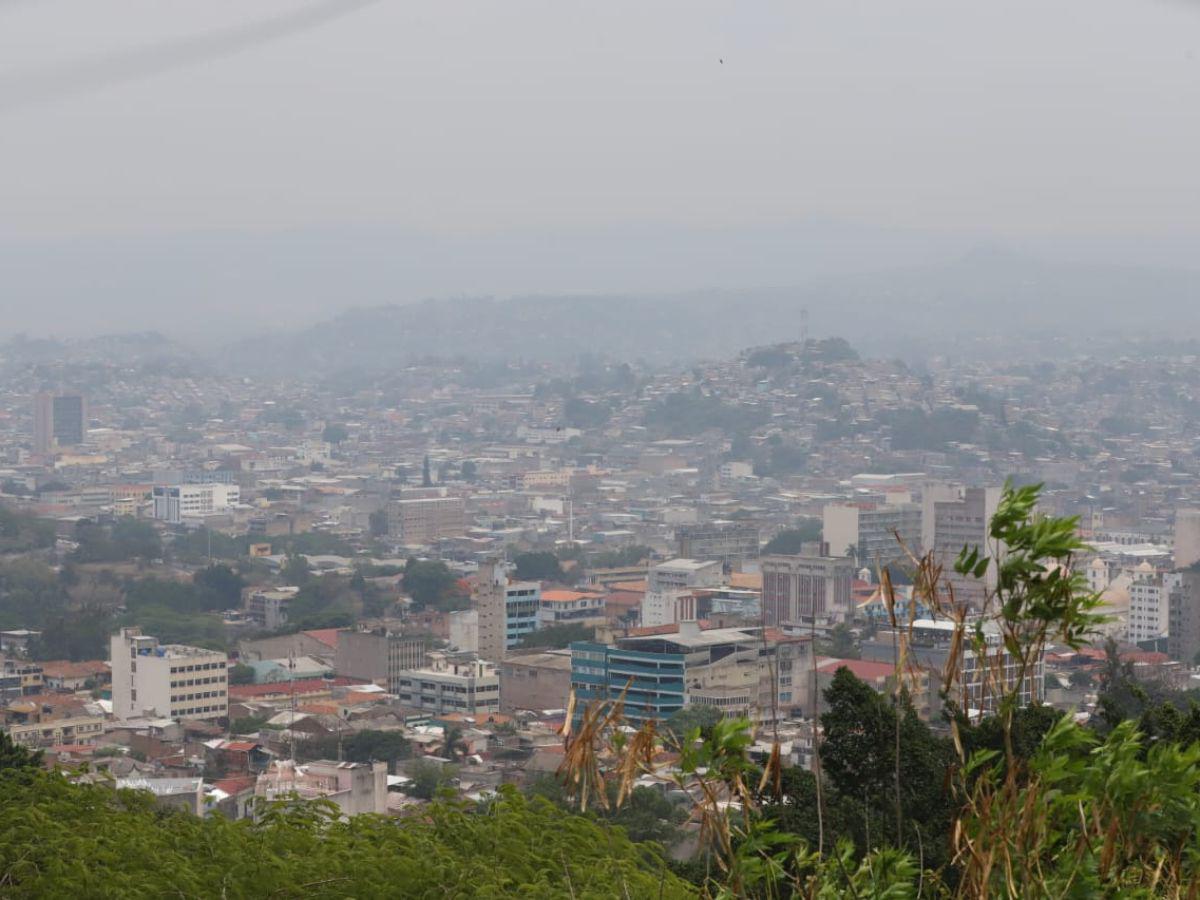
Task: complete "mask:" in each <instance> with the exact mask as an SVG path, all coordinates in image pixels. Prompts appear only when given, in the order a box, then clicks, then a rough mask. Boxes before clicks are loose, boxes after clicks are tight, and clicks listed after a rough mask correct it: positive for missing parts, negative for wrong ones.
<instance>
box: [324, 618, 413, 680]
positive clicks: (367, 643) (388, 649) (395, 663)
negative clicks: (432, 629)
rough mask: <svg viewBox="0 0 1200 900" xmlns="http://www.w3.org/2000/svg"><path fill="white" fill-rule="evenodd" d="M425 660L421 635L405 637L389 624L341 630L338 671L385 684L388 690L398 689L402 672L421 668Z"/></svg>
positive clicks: (337, 660)
mask: <svg viewBox="0 0 1200 900" xmlns="http://www.w3.org/2000/svg"><path fill="white" fill-rule="evenodd" d="M425 660H426V644H425V638H424V636H422V635H412V636H408V637H406V636H405V635H403V634H401V633H399V632H396V631H388V630H387V629H386V628H375V629H371V630H370V631H341V632H338V642H337V657H336V662H335V668H336V669H337V673H338V674H339V675H345V676H347V677H348V678H363V679H366V680H367V681H371V682H374V683H375V684H380V685H383V686H385V687H386V688H387V691H388V693H389V694H395V693H398V692H399V689H400V675H401V673H402V672H405V671H407V670H409V669H419V668H421V667H422V666H423V665H425Z"/></svg>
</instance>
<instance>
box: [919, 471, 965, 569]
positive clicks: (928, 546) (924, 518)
mask: <svg viewBox="0 0 1200 900" xmlns="http://www.w3.org/2000/svg"><path fill="white" fill-rule="evenodd" d="M961 499H962V486H961V485H957V484H947V483H946V482H943V481H928V482H925V483H924V484H923V485H921V552H922V553H928V552H929V551H930V550H932V549H933V545H934V540H935V535H934V527H935V525H936V524H937V515H936V513H937V510H936V508H935V506H934V504H936V503H953V502H954V501H956V500H961Z"/></svg>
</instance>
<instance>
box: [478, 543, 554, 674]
mask: <svg viewBox="0 0 1200 900" xmlns="http://www.w3.org/2000/svg"><path fill="white" fill-rule="evenodd" d="M471 603H472V606H473V607H474V609H475V611H476V612H477V613H478V623H477V626H476V627H477V629H478V631H477V633H478V645H479V655H480V656H481V657H482V658H484V659H490V660H491V661H492V662H497V663H498V662H500V660H502V659H503V658H504V652H505V651H506V650H510V649H512V648H513V647H515V646H517V645H518V644H519V643H521V641H522V639H523V638H524V637H525V635H527V634H529V633H530V632H533V631H536V630H537V629H538V628H539V627H541V621H540V619H539V615H538V611H539V609H540V608H541V603H542V586H541V584H539V583H538V582H536V581H512V582H510V581H509V580H508V576H507V575H505V574H504V569H503V568H502V567H501V566H500V565H499V564H498V563H496V562H495V561H490V562H484V563H481V564H480V566H479V573H478V576H477V577H476V581H475V590H474V591H473V592H472V595H471Z"/></svg>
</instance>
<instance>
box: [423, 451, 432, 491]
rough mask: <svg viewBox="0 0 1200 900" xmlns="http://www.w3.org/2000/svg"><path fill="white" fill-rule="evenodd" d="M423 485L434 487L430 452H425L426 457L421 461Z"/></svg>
mask: <svg viewBox="0 0 1200 900" xmlns="http://www.w3.org/2000/svg"><path fill="white" fill-rule="evenodd" d="M421 486H422V487H433V474H432V471H431V469H430V467H429V454H428V453H426V454H425V459H424V460H422V461H421Z"/></svg>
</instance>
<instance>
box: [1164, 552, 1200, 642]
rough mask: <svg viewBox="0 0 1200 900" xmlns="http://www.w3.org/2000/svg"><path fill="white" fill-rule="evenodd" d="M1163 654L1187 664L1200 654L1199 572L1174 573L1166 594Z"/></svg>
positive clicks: (1184, 571)
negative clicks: (1165, 625) (1164, 650)
mask: <svg viewBox="0 0 1200 900" xmlns="http://www.w3.org/2000/svg"><path fill="white" fill-rule="evenodd" d="M1167 653H1168V654H1169V655H1170V656H1171V658H1172V659H1177V660H1179V661H1180V662H1185V663H1187V664H1189V665H1190V664H1191V663H1192V662H1193V660H1195V659H1196V655H1197V654H1198V653H1200V572H1193V571H1191V570H1187V569H1185V570H1183V571H1180V572H1176V573H1175V577H1174V578H1172V580H1171V582H1170V588H1169V589H1168V593H1167Z"/></svg>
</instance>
